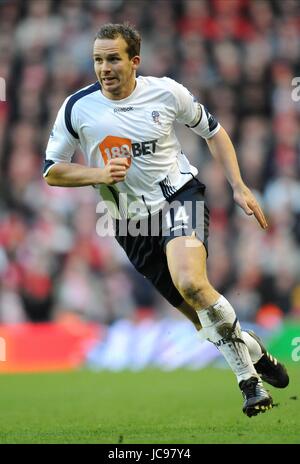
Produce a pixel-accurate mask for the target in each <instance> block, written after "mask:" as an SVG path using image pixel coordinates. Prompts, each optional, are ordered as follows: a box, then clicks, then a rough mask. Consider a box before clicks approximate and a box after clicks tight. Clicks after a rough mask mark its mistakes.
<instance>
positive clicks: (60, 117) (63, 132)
mask: <svg viewBox="0 0 300 464" xmlns="http://www.w3.org/2000/svg"><path fill="white" fill-rule="evenodd" d="M67 103H68V99H67V100H66V101H65V102H64V103H63V105H62V107H61V108H60V110H59V112H58V114H57V117H56V120H55V123H54V126H53V129H52V131H51V134H50V137H49V140H48V144H47V148H46V159H45V164H44V170H43V175H44V177H46V176H47V174H48V172H49V170H50V169H51V167H52V166H53V165H54V164H55V163H70V162H71V160H72V157H73V154H74V152H75V150H76V148H77V145H78V142H79V139H78V137H75V135H76V133H75V132H74V129H73V130H72V129H71V130H72V132H73V134H74V135H73V134H72V133H71V130H70V124H71V115H69V114H68V111H66V108H67Z"/></svg>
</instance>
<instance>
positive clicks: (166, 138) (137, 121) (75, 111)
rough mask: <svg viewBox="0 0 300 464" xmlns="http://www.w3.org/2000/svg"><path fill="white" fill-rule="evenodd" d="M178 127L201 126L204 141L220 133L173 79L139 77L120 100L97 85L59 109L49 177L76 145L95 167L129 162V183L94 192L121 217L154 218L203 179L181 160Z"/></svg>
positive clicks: (51, 141)
mask: <svg viewBox="0 0 300 464" xmlns="http://www.w3.org/2000/svg"><path fill="white" fill-rule="evenodd" d="M204 118H205V119H206V124H203V122H202V119H204ZM175 120H176V121H178V122H180V123H183V124H186V125H188V126H189V127H191V128H193V127H196V126H198V131H197V133H200V135H201V136H203V137H204V138H210V137H211V136H213V135H214V134H215V133H216V132H217V131H218V130H219V128H220V125H219V123H218V122H217V121H216V120H215V119H214V118H213V117H212V116H211V115H210V114H209V113H208V111H207V110H206V108H205V107H203V106H202V105H200V104H199V103H197V102H196V101H195V99H194V97H193V95H191V94H190V92H189V91H188V90H187V89H186V88H185V87H184V86H182V85H181V84H178V83H177V82H175V81H174V80H172V79H170V78H167V77H163V78H156V77H143V76H139V77H138V78H137V79H136V87H135V89H134V91H133V92H132V93H131V95H129V97H127V98H124V99H122V100H110V99H108V98H106V97H105V96H104V95H103V94H102V92H101V86H100V84H99V82H96V83H95V84H93V85H90V86H88V87H85V88H83V89H82V90H79V91H78V92H76V93H75V94H73V95H71V96H70V97H68V98H67V99H66V100H65V102H64V103H63V105H62V107H61V109H60V110H59V112H58V115H57V119H56V121H55V124H54V127H53V130H52V132H51V135H50V138H49V142H48V145H47V149H46V161H45V169H44V176H46V175H47V174H48V172H49V170H50V169H51V167H52V166H53V164H54V163H60V162H64V163H66V162H67V163H68V162H71V160H72V156H73V154H74V152H75V149H76V148H77V146H78V145H79V146H80V148H81V150H82V151H83V153H84V155H85V159H86V163H87V165H88V166H90V167H99V168H104V166H105V164H106V163H107V162H108V161H109V160H110V159H111V158H114V157H120V156H121V157H124V156H125V157H128V158H129V160H130V167H129V169H128V171H127V176H126V180H125V181H124V182H118V183H116V184H113V185H109V186H108V185H105V184H99V186H97V188H99V190H100V194H101V196H102V198H103V199H104V200H105V201H106V202H107V200H109V201H111V202H113V203H114V204H115V205H116V206H117V208H118V211H119V214H120V216H121V217H129V218H130V217H135V218H143V217H146V216H147V215H148V214H149V213H150V214H154V213H156V212H157V211H158V210H159V209H160V208H161V207H162V205H163V204H164V202H165V201H166V199H169V198H170V197H171V196H172V195H173V194H174V193H175V192H177V190H179V189H180V188H181V187H182V186H183V185H184V184H186V182H188V181H189V180H191V179H192V178H193V177H194V176H196V175H197V173H198V171H197V169H196V168H195V167H194V166H192V165H191V164H190V163H189V161H188V159H187V158H186V156H185V155H184V154H183V153H182V150H181V147H180V144H179V142H178V140H177V137H176V135H175V131H174V127H173V123H174V121H175ZM201 124H202V126H203V129H201V130H200V132H199V127H200V126H201ZM201 131H202V132H201ZM120 194H123V195H120ZM124 194H126V195H124ZM109 209H110V210H111V208H109Z"/></svg>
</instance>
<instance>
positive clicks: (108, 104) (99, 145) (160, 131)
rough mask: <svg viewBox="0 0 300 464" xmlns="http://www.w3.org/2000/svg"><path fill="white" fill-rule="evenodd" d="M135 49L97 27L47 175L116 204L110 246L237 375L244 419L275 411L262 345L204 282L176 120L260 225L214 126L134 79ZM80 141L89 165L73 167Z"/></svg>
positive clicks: (53, 138)
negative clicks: (85, 76) (88, 70)
mask: <svg viewBox="0 0 300 464" xmlns="http://www.w3.org/2000/svg"><path fill="white" fill-rule="evenodd" d="M140 42H141V38H140V35H139V33H138V32H137V31H136V30H135V29H134V28H133V27H131V26H130V25H129V24H106V25H103V26H102V27H101V29H100V30H99V32H98V33H97V36H96V38H95V41H94V47H93V59H94V69H95V73H96V76H97V82H96V83H94V84H92V85H89V86H87V87H85V88H83V89H81V90H79V91H78V92H76V93H74V94H73V95H71V96H70V97H68V98H67V99H66V101H65V102H64V103H63V105H62V107H61V109H60V110H59V113H58V116H57V119H56V122H55V124H54V127H53V131H52V133H51V135H50V139H49V142H48V146H47V150H46V161H45V168H44V176H45V179H46V181H47V182H48V184H49V185H54V186H62V187H64V186H66V187H80V186H85V185H93V186H99V190H100V193H101V196H102V198H103V199H104V201H106V202H107V204H110V205H111V204H113V205H114V206H115V208H111V206H110V210H112V209H115V211H112V214H113V215H114V216H115V221H114V224H115V231H116V239H117V241H118V242H119V244H120V245H121V246H122V247H123V248H124V250H125V251H126V253H127V255H128V257H129V259H130V261H131V262H132V263H133V265H134V266H135V267H136V269H137V270H138V271H139V272H140V273H142V274H143V275H144V276H145V277H146V278H148V279H149V280H150V281H151V282H152V283H153V285H154V286H155V287H156V288H157V289H158V290H159V291H160V292H161V294H162V295H163V296H164V297H165V298H166V299H167V300H168V301H169V302H170V303H171V304H172V305H173V306H175V307H176V308H178V309H179V310H180V311H182V312H183V314H185V315H186V316H187V317H188V318H189V319H190V320H191V321H192V322H193V323H194V325H195V327H196V329H197V330H200V329H201V333H202V334H203V335H204V336H205V338H206V339H207V340H209V341H210V342H212V343H214V344H215V345H216V346H217V347H218V349H219V350H220V352H221V353H222V354H223V356H224V357H225V359H226V361H227V362H228V364H229V366H230V367H231V369H232V370H233V372H234V373H235V375H236V377H237V381H238V384H239V387H240V389H241V391H242V394H243V396H244V405H243V412H244V413H245V414H247V415H248V416H249V417H251V416H253V415H256V414H258V413H260V412H264V411H265V410H266V409H270V408H271V407H272V398H271V396H270V394H269V393H268V392H267V391H266V390H265V388H264V386H263V383H262V379H263V380H265V381H266V382H269V383H270V384H272V385H274V386H276V387H279V388H283V387H285V386H286V385H287V384H288V381H289V378H288V375H287V372H286V370H285V368H284V366H283V365H281V364H280V363H279V362H278V361H277V360H276V359H275V358H273V357H272V356H271V355H269V354H268V353H267V352H266V350H265V348H264V346H263V344H262V342H261V340H259V339H258V338H257V337H256V335H255V334H253V333H250V332H244V331H242V330H241V327H240V324H239V322H238V320H237V317H236V314H235V311H234V308H233V307H232V306H231V304H230V303H229V302H228V301H227V300H226V298H225V297H224V296H222V295H220V294H219V293H218V291H217V290H216V289H215V288H213V287H212V285H211V284H210V282H209V280H208V277H207V273H206V259H207V249H208V248H207V242H208V222H209V212H208V208H207V206H206V204H205V196H204V191H205V185H204V184H202V183H201V182H200V181H199V180H198V179H197V178H196V175H197V173H198V171H197V169H196V168H195V167H194V166H192V165H191V164H190V163H189V161H188V159H187V157H186V156H185V155H184V153H183V152H182V150H181V147H180V144H179V142H178V140H177V138H176V135H175V132H174V128H173V123H174V122H175V121H178V122H180V123H183V124H185V125H187V126H188V127H190V129H191V130H192V131H194V132H195V133H196V134H198V135H199V136H201V137H203V138H204V139H205V140H206V142H207V144H208V147H209V149H210V152H211V153H212V155H213V156H214V157H215V158H216V159H218V160H219V161H220V162H221V163H222V165H223V167H224V171H225V174H226V176H227V179H228V181H229V182H230V184H231V186H232V189H233V196H234V200H235V202H236V203H237V204H238V205H239V206H240V207H241V208H242V209H243V210H244V211H245V213H246V214H248V215H254V216H255V218H256V219H257V221H258V223H259V224H260V226H261V227H262V228H263V229H266V228H267V222H266V219H265V217H264V214H263V212H262V210H261V208H260V206H259V204H258V202H257V201H256V199H255V197H254V196H253V194H252V193H251V191H250V190H249V189H248V188H247V186H246V185H245V184H244V182H243V180H242V178H241V174H240V170H239V166H238V162H237V158H236V154H235V150H234V148H233V145H232V143H231V140H230V138H229V137H228V135H227V133H226V131H225V130H224V128H223V127H222V126H221V125H220V124H219V123H218V121H217V120H216V119H215V118H214V117H213V116H212V115H211V114H210V113H209V112H208V110H207V109H206V108H205V107H204V106H203V105H202V104H200V103H198V102H197V101H195V99H194V98H193V96H192V95H191V94H190V93H189V91H188V90H187V89H186V88H185V87H183V86H182V85H181V84H179V83H177V82H175V81H174V80H172V79H169V78H167V77H163V78H156V77H143V76H139V77H136V71H137V69H138V66H139V64H140ZM79 144H80V147H81V149H82V151H83V153H84V155H85V157H86V164H87V166H82V165H79V164H75V163H71V159H72V155H73V154H74V151H75V149H76V147H77V146H78V145H79ZM109 202H110V203H109ZM124 224H125V225H126V227H127V228H126V231H125V233H124V227H123V226H124ZM138 231H140V233H138ZM145 231H146V232H145ZM253 363H254V364H253Z"/></svg>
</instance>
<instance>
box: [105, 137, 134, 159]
mask: <svg viewBox="0 0 300 464" xmlns="http://www.w3.org/2000/svg"><path fill="white" fill-rule="evenodd" d="M99 149H100V152H101V155H102V158H103V161H104V163H105V164H107V163H108V162H109V160H111V159H113V158H127V159H128V161H129V166H130V164H131V140H130V139H126V138H123V137H115V136H113V135H109V136H108V137H105V139H104V140H102V142H101V143H99Z"/></svg>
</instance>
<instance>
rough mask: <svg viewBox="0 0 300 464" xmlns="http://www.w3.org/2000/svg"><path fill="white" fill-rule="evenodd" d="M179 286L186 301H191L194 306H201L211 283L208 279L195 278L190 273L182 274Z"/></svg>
mask: <svg viewBox="0 0 300 464" xmlns="http://www.w3.org/2000/svg"><path fill="white" fill-rule="evenodd" d="M177 288H178V290H179V292H180V293H181V295H182V296H183V298H184V299H185V301H187V302H188V303H190V304H191V305H192V306H193V307H199V306H201V304H202V301H203V299H204V298H205V294H206V292H207V291H208V290H209V288H210V285H209V282H208V281H207V279H203V278H197V279H195V278H194V277H191V276H189V275H182V276H181V277H180V278H179V281H178V285H177Z"/></svg>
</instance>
